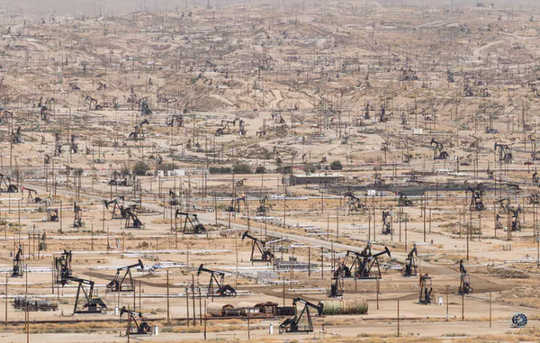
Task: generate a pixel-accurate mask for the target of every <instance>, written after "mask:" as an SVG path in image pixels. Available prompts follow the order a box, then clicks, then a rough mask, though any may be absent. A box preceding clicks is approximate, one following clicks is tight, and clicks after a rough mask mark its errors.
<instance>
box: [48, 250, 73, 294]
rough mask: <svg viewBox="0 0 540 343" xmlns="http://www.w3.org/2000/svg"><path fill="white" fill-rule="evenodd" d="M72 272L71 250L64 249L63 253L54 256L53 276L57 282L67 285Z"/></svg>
mask: <svg viewBox="0 0 540 343" xmlns="http://www.w3.org/2000/svg"><path fill="white" fill-rule="evenodd" d="M71 273H72V271H71V250H69V251H68V250H64V252H63V253H62V255H60V256H58V257H54V269H53V274H54V275H53V276H54V280H55V283H56V284H60V285H62V286H65V285H66V284H67V283H68V281H69V280H68V279H69V277H70V276H71Z"/></svg>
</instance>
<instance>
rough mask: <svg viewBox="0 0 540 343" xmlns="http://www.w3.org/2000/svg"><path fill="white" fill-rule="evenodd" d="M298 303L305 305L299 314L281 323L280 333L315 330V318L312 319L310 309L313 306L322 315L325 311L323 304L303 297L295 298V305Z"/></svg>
mask: <svg viewBox="0 0 540 343" xmlns="http://www.w3.org/2000/svg"><path fill="white" fill-rule="evenodd" d="M298 303H301V304H303V305H304V307H303V308H302V310H301V311H300V313H299V314H298V313H296V314H295V315H294V316H293V317H291V318H288V319H285V321H283V322H282V323H281V324H280V325H279V333H284V332H313V320H312V319H311V312H310V310H309V309H310V308H313V309H314V310H316V311H317V314H318V315H319V316H320V315H322V313H323V305H322V304H319V305H316V304H314V303H312V302H309V301H307V300H305V299H302V298H294V300H293V306H295V307H296V304H298ZM296 311H297V310H296ZM303 322H304V323H303ZM302 323H303V324H302Z"/></svg>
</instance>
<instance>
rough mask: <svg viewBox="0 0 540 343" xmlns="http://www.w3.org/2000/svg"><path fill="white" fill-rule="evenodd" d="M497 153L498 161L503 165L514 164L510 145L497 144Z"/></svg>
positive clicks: (495, 148) (495, 147)
mask: <svg viewBox="0 0 540 343" xmlns="http://www.w3.org/2000/svg"><path fill="white" fill-rule="evenodd" d="M493 149H494V150H495V153H496V154H497V160H498V161H499V162H501V163H503V162H504V163H511V162H512V149H511V148H510V146H509V145H508V144H499V143H495V146H494V147H493Z"/></svg>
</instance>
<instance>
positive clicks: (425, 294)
mask: <svg viewBox="0 0 540 343" xmlns="http://www.w3.org/2000/svg"><path fill="white" fill-rule="evenodd" d="M431 281H432V280H431V276H429V274H428V273H425V274H423V275H421V276H420V294H419V296H418V302H419V303H420V304H425V305H427V304H431V301H432V300H433V294H432V293H433V287H432V282H431Z"/></svg>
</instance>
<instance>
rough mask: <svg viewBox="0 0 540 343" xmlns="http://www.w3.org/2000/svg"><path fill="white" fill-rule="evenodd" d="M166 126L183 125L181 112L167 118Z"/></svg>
mask: <svg viewBox="0 0 540 343" xmlns="http://www.w3.org/2000/svg"><path fill="white" fill-rule="evenodd" d="M167 126H169V127H184V116H182V115H181V114H175V115H172V116H170V117H169V118H168V119H167Z"/></svg>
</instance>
